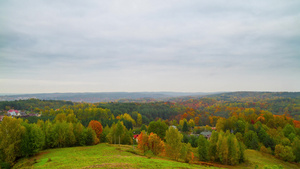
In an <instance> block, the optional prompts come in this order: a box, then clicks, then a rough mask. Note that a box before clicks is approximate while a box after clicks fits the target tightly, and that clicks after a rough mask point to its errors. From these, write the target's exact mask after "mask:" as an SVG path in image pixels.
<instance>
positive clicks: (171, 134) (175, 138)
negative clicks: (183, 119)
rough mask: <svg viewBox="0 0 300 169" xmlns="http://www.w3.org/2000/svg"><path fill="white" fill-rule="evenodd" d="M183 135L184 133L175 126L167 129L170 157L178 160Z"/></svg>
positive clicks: (167, 151)
mask: <svg viewBox="0 0 300 169" xmlns="http://www.w3.org/2000/svg"><path fill="white" fill-rule="evenodd" d="M182 137H183V136H182V134H180V132H179V131H178V130H177V129H175V128H173V127H170V128H169V129H168V130H167V131H166V153H167V155H168V156H169V157H171V158H173V159H175V160H178V158H179V156H180V150H181V147H182V143H181V140H182Z"/></svg>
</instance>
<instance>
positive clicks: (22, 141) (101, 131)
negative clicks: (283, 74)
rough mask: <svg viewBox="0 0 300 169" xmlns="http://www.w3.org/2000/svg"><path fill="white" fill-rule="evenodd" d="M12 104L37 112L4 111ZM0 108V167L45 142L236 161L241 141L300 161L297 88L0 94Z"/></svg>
mask: <svg viewBox="0 0 300 169" xmlns="http://www.w3.org/2000/svg"><path fill="white" fill-rule="evenodd" d="M11 109H16V110H22V111H25V112H26V113H33V112H34V113H38V114H40V115H41V116H39V117H38V116H29V117H8V116H6V115H7V112H8V111H9V110H11ZM0 110H1V114H0V115H2V116H4V118H3V121H2V122H0V141H1V142H0V152H1V153H0V160H1V161H0V164H1V167H3V168H5V167H7V168H9V167H10V166H13V165H14V164H15V163H16V162H17V161H18V159H20V158H23V157H29V156H33V155H35V154H37V153H38V152H39V151H41V150H44V149H49V148H61V147H73V146H87V145H95V144H99V143H109V144H127V145H136V146H137V148H138V149H139V151H140V152H141V153H142V154H144V155H145V156H149V155H151V156H163V157H168V158H170V159H173V160H176V161H184V162H187V163H193V162H195V161H201V162H208V163H220V164H224V165H237V164H240V163H243V162H244V161H245V155H244V151H245V149H253V150H257V151H260V152H263V153H267V154H271V155H274V158H278V159H281V160H283V161H289V162H297V163H299V162H300V121H299V120H300V94H299V93H263V92H235V93H225V94H216V95H210V96H207V97H203V96H201V97H177V98H171V99H169V100H167V101H153V100H152V101H151V102H145V103H141V102H138V103H132V102H130V101H129V100H128V101H126V100H125V101H124V100H122V102H106V103H105V102H101V103H78V102H70V101H53V100H38V99H28V100H17V101H3V102H0ZM203 133H209V134H210V135H209V137H206V136H204V135H203ZM135 135H136V136H137V138H136V139H133V138H134V136H135Z"/></svg>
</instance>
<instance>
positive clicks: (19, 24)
mask: <svg viewBox="0 0 300 169" xmlns="http://www.w3.org/2000/svg"><path fill="white" fill-rule="evenodd" d="M299 9H300V1H299V0H281V1H279V0H263V1H262V0H253V1H247V2H246V1H241V0H230V1H228V0H227V1H226V0H217V1H216V0H209V1H208V0H205V1H204V0H203V1H201V0H180V1H179V0H172V1H167V0H165V1H161V0H159V1H156V0H149V1H145V0H131V1H127V0H120V1H113V0H109V1H107V0H105V1H99V0H94V1H91V0H84V1H82V0H64V1H61V0H43V1H41V0H26V1H20V0H1V1H0V93H50V92H116V91H127V92H139V91H177V92H214V91H300V10H299Z"/></svg>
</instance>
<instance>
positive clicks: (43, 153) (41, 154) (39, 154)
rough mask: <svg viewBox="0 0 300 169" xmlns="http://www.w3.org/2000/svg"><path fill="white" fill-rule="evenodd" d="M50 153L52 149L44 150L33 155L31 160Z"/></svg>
mask: <svg viewBox="0 0 300 169" xmlns="http://www.w3.org/2000/svg"><path fill="white" fill-rule="evenodd" d="M48 153H50V151H44V152H40V153H38V154H36V155H35V156H33V157H31V158H30V159H29V161H36V160H39V159H40V158H41V157H42V156H43V155H45V154H48Z"/></svg>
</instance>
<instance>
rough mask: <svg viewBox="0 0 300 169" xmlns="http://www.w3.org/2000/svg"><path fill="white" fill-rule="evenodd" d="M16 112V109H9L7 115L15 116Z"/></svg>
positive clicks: (17, 112)
mask: <svg viewBox="0 0 300 169" xmlns="http://www.w3.org/2000/svg"><path fill="white" fill-rule="evenodd" d="M17 114H20V112H19V111H18V110H14V109H10V110H8V111H7V115H8V116H17Z"/></svg>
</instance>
